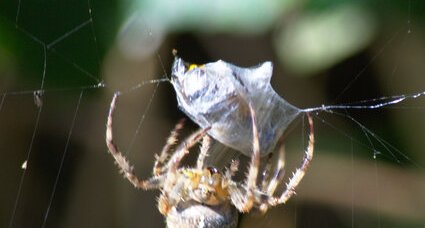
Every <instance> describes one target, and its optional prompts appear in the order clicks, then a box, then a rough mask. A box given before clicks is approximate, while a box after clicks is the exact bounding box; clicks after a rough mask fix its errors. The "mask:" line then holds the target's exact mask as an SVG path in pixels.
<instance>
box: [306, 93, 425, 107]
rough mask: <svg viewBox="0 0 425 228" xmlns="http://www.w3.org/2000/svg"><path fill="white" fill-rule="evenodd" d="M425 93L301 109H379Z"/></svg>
mask: <svg viewBox="0 0 425 228" xmlns="http://www.w3.org/2000/svg"><path fill="white" fill-rule="evenodd" d="M423 95H425V91H423V92H420V93H413V94H406V95H397V96H389V97H381V98H375V99H370V100H363V101H359V102H356V103H352V104H341V105H322V106H320V107H314V108H306V109H301V111H302V112H316V111H330V110H335V109H378V108H383V107H385V106H390V105H394V104H398V103H400V102H402V101H404V100H408V99H416V98H418V97H421V96H423Z"/></svg>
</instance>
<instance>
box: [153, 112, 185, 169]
mask: <svg viewBox="0 0 425 228" xmlns="http://www.w3.org/2000/svg"><path fill="white" fill-rule="evenodd" d="M184 122H185V119H184V118H182V119H181V120H180V121H179V122H178V123H177V124H176V126H175V127H174V129H173V130H172V131H171V133H170V136H169V137H168V139H167V143H166V144H165V146H164V147H163V148H162V151H161V153H160V155H155V165H154V166H153V175H155V176H158V175H160V174H161V173H162V172H163V171H164V170H163V166H164V163H165V161H166V160H167V158H168V156H169V153H170V149H171V147H172V146H173V145H175V144H176V142H177V136H178V134H179V131H180V130H181V129H182V128H183V126H184Z"/></svg>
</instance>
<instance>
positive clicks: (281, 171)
mask: <svg viewBox="0 0 425 228" xmlns="http://www.w3.org/2000/svg"><path fill="white" fill-rule="evenodd" d="M284 176H285V146H284V145H283V144H282V145H281V146H280V148H279V158H278V161H277V165H276V168H275V172H274V174H273V177H272V178H271V180H270V182H269V184H268V185H267V188H266V191H265V192H267V195H273V194H274V192H275V191H276V188H277V185H278V184H279V183H280V182H281V181H282V179H283V177H284Z"/></svg>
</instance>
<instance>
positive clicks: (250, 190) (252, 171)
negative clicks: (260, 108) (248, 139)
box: [229, 104, 260, 212]
mask: <svg viewBox="0 0 425 228" xmlns="http://www.w3.org/2000/svg"><path fill="white" fill-rule="evenodd" d="M249 109H250V112H251V119H252V150H253V151H252V156H251V164H250V166H249V170H248V174H247V178H246V188H245V189H244V190H243V189H241V187H240V186H239V185H237V184H236V183H234V182H230V184H229V192H230V194H231V200H232V203H233V205H235V207H236V208H237V209H238V210H239V211H241V212H248V211H249V210H250V209H251V208H252V206H253V205H254V201H255V198H256V197H255V193H256V188H257V177H258V170H259V166H260V143H259V135H258V130H257V125H256V122H257V121H256V115H255V112H254V109H253V108H252V106H251V104H249Z"/></svg>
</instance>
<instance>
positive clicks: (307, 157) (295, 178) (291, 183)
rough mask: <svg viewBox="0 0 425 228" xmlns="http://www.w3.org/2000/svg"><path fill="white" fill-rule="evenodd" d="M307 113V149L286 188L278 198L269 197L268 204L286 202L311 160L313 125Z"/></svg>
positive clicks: (293, 192) (273, 204)
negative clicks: (308, 128) (308, 131)
mask: <svg viewBox="0 0 425 228" xmlns="http://www.w3.org/2000/svg"><path fill="white" fill-rule="evenodd" d="M306 114H307V119H308V124H309V126H310V134H309V140H308V146H307V150H306V151H305V155H304V159H303V161H302V163H301V166H300V167H299V168H298V169H297V170H296V171H295V173H294V174H293V176H292V178H291V179H290V180H289V182H288V184H287V185H286V190H285V191H284V192H283V193H282V195H281V196H280V197H279V198H275V197H270V198H269V199H268V200H267V201H268V202H267V203H268V204H269V205H270V206H275V205H277V204H282V203H286V201H288V199H289V198H291V197H292V195H294V194H295V188H296V187H297V186H298V185H299V184H300V182H301V180H302V179H303V177H304V175H305V172H306V171H307V169H308V167H309V165H310V162H311V160H312V159H313V152H314V127H313V118H312V117H311V116H310V114H309V113H306Z"/></svg>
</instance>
